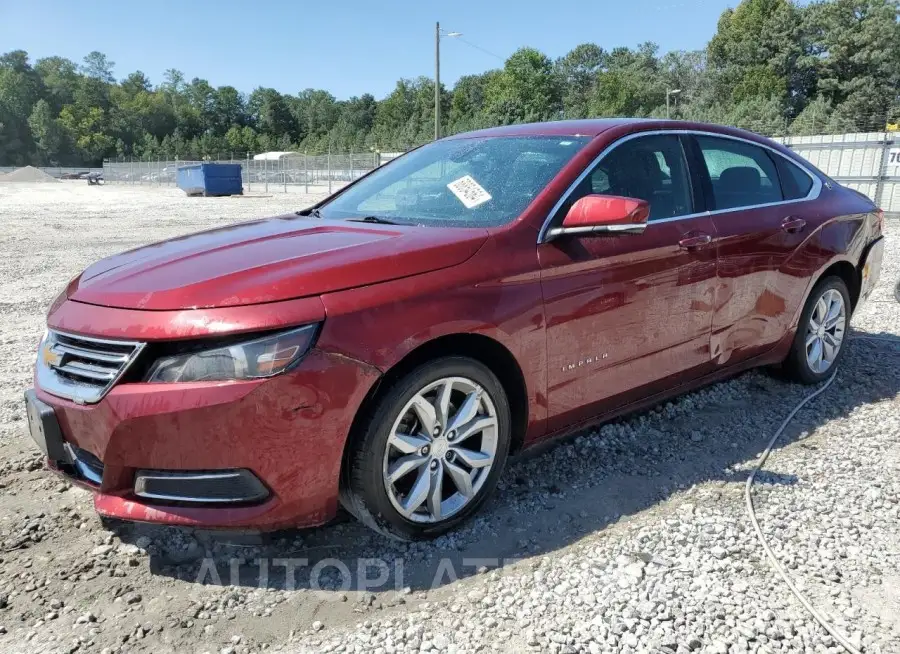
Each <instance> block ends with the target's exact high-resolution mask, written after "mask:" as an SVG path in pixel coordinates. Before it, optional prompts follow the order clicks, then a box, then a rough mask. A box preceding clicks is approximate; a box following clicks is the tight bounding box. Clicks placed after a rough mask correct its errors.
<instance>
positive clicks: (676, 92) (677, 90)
mask: <svg viewBox="0 0 900 654" xmlns="http://www.w3.org/2000/svg"><path fill="white" fill-rule="evenodd" d="M679 93H681V89H672V90H671V91H670V90H669V89H666V120H668V119H669V96H670V95H678V94H679Z"/></svg>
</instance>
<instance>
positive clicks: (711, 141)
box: [697, 136, 784, 209]
mask: <svg viewBox="0 0 900 654" xmlns="http://www.w3.org/2000/svg"><path fill="white" fill-rule="evenodd" d="M697 144H698V145H699V146H700V151H701V152H702V153H703V160H704V162H705V163H706V169H707V170H708V171H709V177H710V180H711V181H712V190H713V200H714V202H715V209H736V208H740V207H751V206H754V205H757V204H768V203H770V202H780V201H781V200H783V199H784V197H783V195H782V193H781V185H780V184H779V181H778V172H777V170H776V169H775V163H774V162H773V161H772V159H771V157H769V155H768V153H767V152H766V151H765V150H764V149H763V148H760V147H757V146H755V145H750V144H749V143H744V142H743V141H734V140H731V139H723V138H716V137H714V136H698V137H697Z"/></svg>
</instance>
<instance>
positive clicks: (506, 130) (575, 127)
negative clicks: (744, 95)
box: [447, 118, 768, 141]
mask: <svg viewBox="0 0 900 654" xmlns="http://www.w3.org/2000/svg"><path fill="white" fill-rule="evenodd" d="M629 126H631V127H634V128H636V130H641V129H660V130H666V129H671V130H679V129H688V130H700V131H704V132H712V133H719V134H730V135H733V136H739V137H741V138H748V139H751V140H755V141H767V140H768V139H762V138H760V136H759V135H757V134H753V133H752V132H747V131H745V130H741V129H736V128H734V127H726V126H724V125H712V124H708V123H697V122H692V121H686V120H667V119H664V118H663V119H660V118H586V119H582V120H554V121H547V122H543V123H523V124H521V125H503V126H501V127H489V128H487V129H480V130H476V131H474V132H464V133H461V134H455V135H453V136H448V137H447V139H465V138H477V137H485V136H587V137H592V138H593V137H595V136H597V135H599V134H601V133H602V132H605V131H607V130H609V129H613V128H614V127H626V128H627V127H629Z"/></svg>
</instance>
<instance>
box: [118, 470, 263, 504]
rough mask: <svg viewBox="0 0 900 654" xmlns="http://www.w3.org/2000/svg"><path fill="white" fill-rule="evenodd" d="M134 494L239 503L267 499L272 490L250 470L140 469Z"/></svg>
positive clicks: (153, 497)
mask: <svg viewBox="0 0 900 654" xmlns="http://www.w3.org/2000/svg"><path fill="white" fill-rule="evenodd" d="M134 494H135V495H137V496H138V497H143V498H146V499H150V500H158V501H163V502H185V503H190V504H239V503H246V502H259V501H261V500H264V499H265V498H266V497H268V496H269V491H268V490H267V489H266V487H265V486H264V485H263V483H262V482H261V481H260V480H259V479H258V478H257V477H256V475H254V474H253V473H252V472H250V471H249V470H211V471H183V472H182V471H171V470H138V471H137V474H136V475H135V477H134Z"/></svg>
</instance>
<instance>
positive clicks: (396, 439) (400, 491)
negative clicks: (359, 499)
mask: <svg viewBox="0 0 900 654" xmlns="http://www.w3.org/2000/svg"><path fill="white" fill-rule="evenodd" d="M497 432H498V421H497V410H496V408H495V406H494V402H493V401H492V400H491V398H490V395H489V394H488V393H487V391H485V389H484V388H483V387H482V386H480V385H479V384H477V383H476V382H474V381H472V380H471V379H467V378H465V377H445V378H442V379H439V380H437V381H434V382H431V383H430V384H428V385H426V386H425V387H423V388H422V389H420V390H419V391H418V392H417V393H416V394H415V395H414V396H413V397H412V398H411V399H410V400H409V401H408V402H407V403H406V404H405V405H404V407H403V409H402V410H401V411H400V413H399V415H398V417H397V419H396V420H395V421H394V424H393V426H392V427H391V431H390V435H389V436H388V440H387V445H386V448H385V453H384V463H383V479H384V486H385V489H386V490H387V494H388V497H389V498H390V501H391V504H393V506H394V508H395V509H397V511H398V512H399V513H400V514H401V515H402V516H403V517H405V518H406V519H407V520H411V521H413V522H426V523H435V522H440V521H442V520H446V519H447V518H449V517H451V516H452V515H454V514H455V513H458V512H459V511H460V510H461V509H462V508H463V507H465V506H466V505H467V504H469V503H470V502H471V501H472V500H473V499H474V498H475V497H476V496H477V495H478V493H479V491H480V490H481V488H482V487H483V486H484V483H485V481H486V480H487V478H488V475H489V474H490V471H491V468H492V467H493V465H494V460H495V456H496V453H497Z"/></svg>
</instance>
